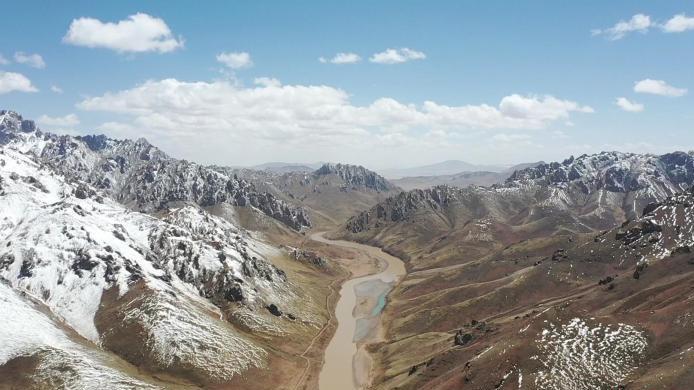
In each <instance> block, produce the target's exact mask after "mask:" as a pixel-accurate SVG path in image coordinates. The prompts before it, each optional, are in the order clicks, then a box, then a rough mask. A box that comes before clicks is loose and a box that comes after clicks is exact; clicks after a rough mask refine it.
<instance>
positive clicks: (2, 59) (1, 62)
mask: <svg viewBox="0 0 694 390" xmlns="http://www.w3.org/2000/svg"><path fill="white" fill-rule="evenodd" d="M9 63H10V61H9V60H8V59H7V58H5V56H3V55H2V54H0V65H9Z"/></svg>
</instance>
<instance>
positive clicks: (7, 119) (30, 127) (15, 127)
mask: <svg viewBox="0 0 694 390" xmlns="http://www.w3.org/2000/svg"><path fill="white" fill-rule="evenodd" d="M36 130H38V127H36V123H34V121H32V120H28V119H24V118H22V116H21V115H20V114H19V113H17V112H16V111H11V110H0V131H6V132H22V133H30V132H32V131H36Z"/></svg>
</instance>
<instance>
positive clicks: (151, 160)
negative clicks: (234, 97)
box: [0, 111, 311, 230]
mask: <svg viewBox="0 0 694 390" xmlns="http://www.w3.org/2000/svg"><path fill="white" fill-rule="evenodd" d="M0 143H3V144H7V143H14V144H15V147H16V148H19V149H20V150H23V151H25V152H30V153H32V154H33V155H35V156H36V157H38V158H39V160H40V161H41V162H42V163H44V164H48V165H50V166H52V167H53V168H54V169H55V170H56V171H58V172H60V173H62V174H63V175H64V176H65V177H66V178H68V179H70V180H81V181H84V182H86V183H89V184H91V185H93V186H94V187H96V188H98V189H100V190H103V191H104V192H105V193H107V194H108V195H109V196H111V197H113V198H114V199H116V200H117V201H119V202H120V203H123V204H125V205H127V206H128V207H131V208H134V209H136V210H140V211H145V212H153V211H157V210H162V209H165V208H167V207H170V206H174V207H175V206H176V205H177V203H180V202H195V203H197V204H198V205H200V206H212V205H215V204H220V203H227V204H231V205H234V206H249V207H253V208H255V209H258V210H260V211H262V212H263V213H265V214H267V215H269V216H271V217H273V218H275V219H277V220H279V221H281V222H283V223H285V224H286V225H288V226H290V227H292V228H293V229H295V230H301V229H302V228H304V227H308V226H310V225H311V223H310V221H309V219H308V216H307V215H306V213H305V212H304V211H303V210H301V209H300V208H295V207H292V206H291V205H289V204H287V203H286V202H284V201H282V200H280V199H277V198H276V197H275V196H273V195H272V194H270V193H267V192H259V191H256V190H255V188H254V187H253V185H252V184H250V183H248V182H246V181H244V180H240V179H238V178H236V177H234V176H227V175H224V174H223V173H221V172H219V171H218V170H214V169H212V168H209V167H206V166H203V165H199V164H196V163H193V162H189V161H186V160H178V159H174V158H171V157H169V156H167V155H166V154H165V153H164V152H162V151H161V150H159V149H157V148H156V147H154V146H153V145H151V144H150V143H149V142H147V140H145V139H143V138H141V139H138V140H136V141H132V140H127V139H126V140H113V139H109V138H107V137H105V136H103V135H98V136H85V137H72V136H67V135H62V136H58V135H54V134H50V133H44V132H41V131H40V130H39V129H38V128H37V127H36V125H35V124H34V123H33V122H32V121H30V120H25V119H23V118H22V116H21V115H19V114H18V113H16V112H13V111H0Z"/></svg>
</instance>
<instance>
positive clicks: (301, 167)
mask: <svg viewBox="0 0 694 390" xmlns="http://www.w3.org/2000/svg"><path fill="white" fill-rule="evenodd" d="M323 164H325V163H323V162H316V163H285V162H267V163H264V164H259V165H254V166H252V167H249V169H253V170H257V171H268V172H274V173H287V172H312V171H315V170H316V169H318V168H320V167H321V166H323Z"/></svg>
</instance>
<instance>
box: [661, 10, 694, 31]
mask: <svg viewBox="0 0 694 390" xmlns="http://www.w3.org/2000/svg"><path fill="white" fill-rule="evenodd" d="M662 28H663V31H665V32H668V33H680V32H685V31H687V30H694V17H688V16H687V15H685V14H679V15H675V16H673V17H672V18H670V20H668V21H667V22H665V24H664V25H663V26H662Z"/></svg>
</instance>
